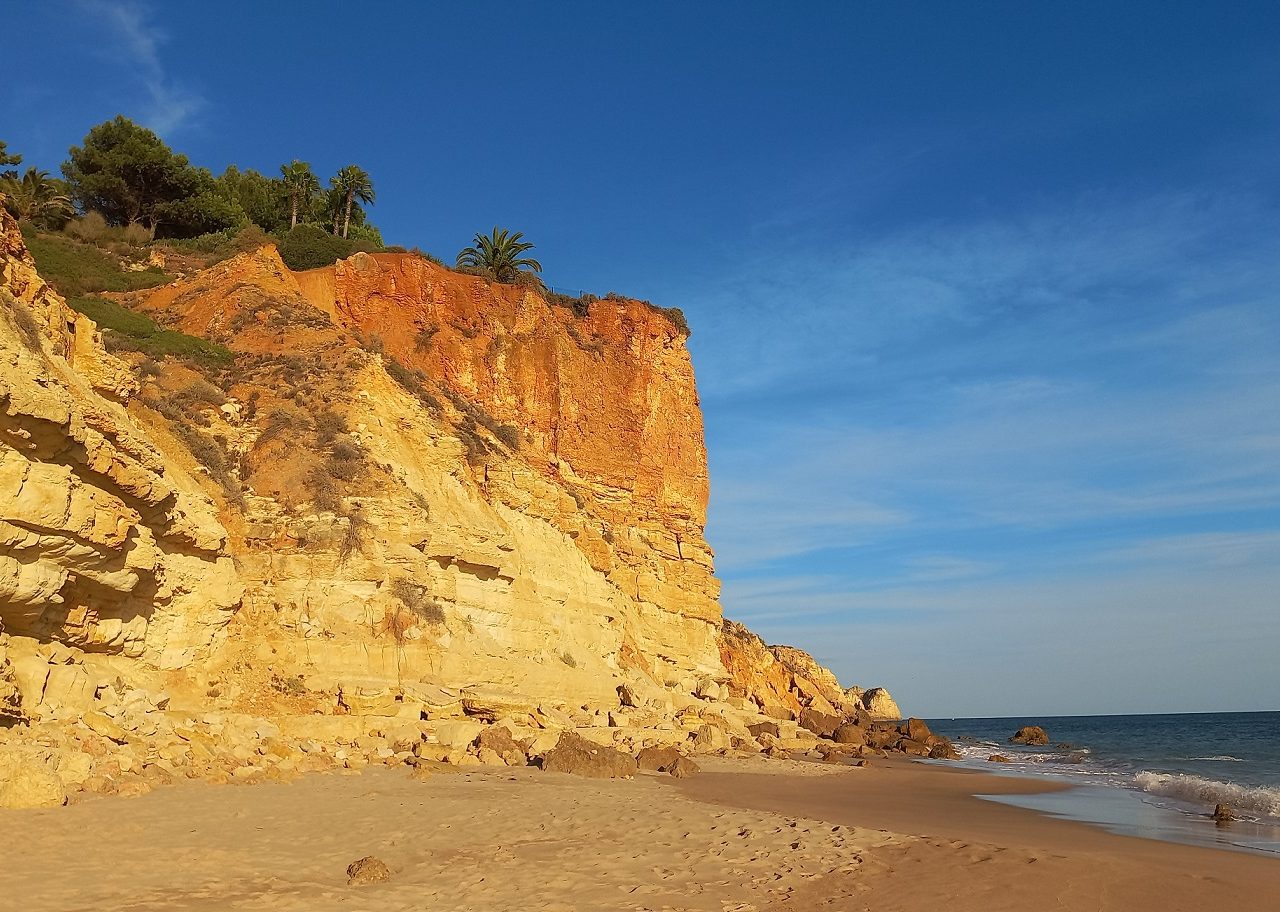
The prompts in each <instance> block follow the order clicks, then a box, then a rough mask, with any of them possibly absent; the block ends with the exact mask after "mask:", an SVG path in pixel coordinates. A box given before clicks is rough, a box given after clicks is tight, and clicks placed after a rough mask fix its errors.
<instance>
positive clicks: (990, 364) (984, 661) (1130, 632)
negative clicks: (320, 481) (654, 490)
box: [0, 0, 1280, 716]
mask: <svg viewBox="0 0 1280 912" xmlns="http://www.w3.org/2000/svg"><path fill="white" fill-rule="evenodd" d="M265 6H268V5H266V4H256V3H221V4H216V5H211V4H163V5H162V4H158V3H157V4H147V3H109V2H70V0H66V2H50V3H44V4H23V5H20V6H18V7H17V8H15V9H12V10H9V11H8V12H7V13H6V19H7V21H8V22H9V24H10V30H11V31H14V32H23V31H26V32H28V33H31V34H34V36H35V37H34V38H33V39H32V40H24V41H21V42H10V43H7V44H6V54H7V55H8V61H7V62H6V64H5V66H6V71H7V73H8V74H9V79H8V81H7V85H6V87H5V89H4V91H3V92H0V138H2V139H5V140H7V141H8V142H9V145H10V149H11V151H18V152H23V153H25V154H26V155H27V156H28V160H29V162H30V163H34V164H38V165H41V166H43V167H47V168H50V169H53V170H56V168H57V165H58V164H59V163H60V162H61V161H62V160H63V159H64V158H65V151H66V148H67V146H68V145H70V144H72V143H73V142H76V141H78V140H79V138H80V137H82V136H83V135H84V133H85V132H86V130H87V129H88V127H89V126H91V125H92V124H94V123H97V122H99V121H101V120H104V119H106V118H108V117H110V116H113V115H114V114H116V113H124V114H126V115H129V116H131V117H134V118H136V119H138V120H140V121H142V122H144V123H147V124H148V125H150V126H153V127H154V128H155V129H157V130H158V131H159V132H161V134H162V135H163V136H164V137H165V138H166V139H167V140H168V141H169V142H170V143H171V144H172V145H173V146H174V147H175V148H177V149H179V150H181V151H184V152H186V153H188V154H189V155H190V156H191V158H192V159H193V160H194V161H196V162H197V163H199V164H203V165H207V166H209V167H211V168H213V169H214V170H215V171H217V170H221V168H222V167H223V166H225V165H226V164H227V163H229V162H235V163H236V164H238V165H240V166H241V167H257V168H259V169H262V170H265V171H269V172H272V173H274V171H275V169H276V168H277V167H278V166H279V164H280V163H281V162H284V161H287V160H289V159H292V158H295V157H296V158H302V159H304V160H308V161H310V162H311V163H312V164H313V165H314V166H315V167H316V169H317V170H318V171H321V172H323V173H326V174H327V173H331V172H333V171H334V170H336V169H337V168H338V167H340V166H342V165H344V164H347V163H348V162H357V163H359V164H361V165H363V166H364V167H365V168H367V169H368V170H369V171H370V172H371V174H372V175H373V178H374V181H375V184H376V187H377V190H378V204H377V206H376V207H374V208H373V210H372V217H373V219H374V220H375V221H376V222H377V223H378V224H379V225H380V226H382V228H383V231H384V234H385V236H386V237H387V239H388V241H389V242H392V243H402V244H406V245H413V244H417V245H420V246H421V247H423V248H424V249H427V250H431V251H434V252H436V253H438V254H441V255H444V256H452V255H453V254H454V253H455V252H456V251H457V249H459V248H460V247H462V246H464V245H465V244H466V243H467V241H468V238H469V237H470V235H471V234H473V233H474V232H475V231H477V230H482V229H487V228H489V227H490V226H492V225H493V224H495V223H498V224H502V225H507V226H511V227H513V228H516V229H520V230H523V231H525V232H526V234H527V235H528V237H529V239H531V240H533V241H534V242H535V243H536V244H537V245H538V249H537V255H538V256H539V258H540V259H541V260H542V262H543V263H544V265H545V266H546V270H547V273H546V277H547V279H548V281H550V282H551V283H552V284H554V285H557V286H561V287H566V288H573V289H579V288H580V289H588V290H593V291H596V292H597V293H601V292H604V291H608V290H618V291H622V292H625V293H628V294H632V295H636V296H639V297H645V298H649V299H651V300H653V301H655V302H656V303H660V304H663V305H667V306H679V307H681V308H683V309H684V310H685V311H686V313H687V314H688V317H689V321H690V323H691V324H692V326H693V328H694V336H693V338H692V340H691V342H690V346H691V349H692V351H693V355H694V363H695V367H696V369H697V372H698V378H699V386H700V390H701V394H702V400H703V405H704V408H705V413H706V421H707V443H708V448H709V451H710V459H711V472H712V485H713V494H712V507H711V519H710V524H709V528H708V537H709V539H710V540H711V543H712V545H713V546H714V547H715V548H716V550H717V553H718V562H719V567H720V572H721V575H722V576H723V578H724V580H725V590H724V606H725V610H726V613H727V614H729V615H730V616H731V617H734V618H735V619H738V620H742V621H745V622H747V623H748V624H750V625H751V626H753V627H754V628H755V629H757V630H758V631H759V632H761V633H762V635H764V636H765V637H766V638H767V639H769V640H771V641H774V642H788V643H794V644H796V645H800V646H803V647H805V648H808V649H810V650H811V651H812V652H813V653H814V654H815V655H816V656H817V657H818V658H819V659H821V660H822V661H824V662H826V663H828V664H830V665H831V666H832V667H833V668H834V669H835V670H836V671H837V673H838V674H840V676H841V677H842V679H844V680H846V682H848V683H854V682H857V683H862V684H865V685H873V684H885V685H887V686H889V687H890V688H891V689H892V690H893V691H894V693H895V694H896V695H897V696H898V698H899V701H900V702H901V703H902V705H903V706H904V707H905V708H906V709H908V710H909V711H912V712H915V713H918V714H922V715H930V716H942V715H1001V714H1010V715H1027V714H1054V713H1074V712H1078V713H1090V712H1143V711H1150V712H1161V711H1184V710H1185V711H1211V710H1247V709H1280V703H1277V697H1276V694H1277V693H1280V661H1277V660H1276V657H1277V656H1278V655H1280V306H1278V303H1280V155H1277V150H1278V149H1280V7H1277V6H1276V5H1275V4H1273V3H1245V2H1240V3H1232V4H1204V3H1184V2H1169V0H1162V2H1151V3H1137V2H1134V3H1127V4H1115V3H1075V4H1059V5H1052V6H1051V5H1049V4H1025V3H1005V4H996V3H971V4H963V5H957V4H951V3H942V2H938V3H912V4H870V3H831V4H818V3H814V4H807V5H791V4H775V3H770V4H766V3H743V2H736V3H719V2H709V3H700V4H683V3H681V4H677V3H665V4H661V3H637V4H630V5H628V6H626V7H623V6H621V5H616V4H596V3H578V4H575V3H557V4H554V5H536V6H535V5H534V4H516V3H501V2H500V3H495V4H489V5H486V6H485V7H484V12H483V13H478V12H476V7H475V6H474V5H472V4H467V5H463V4H458V5H445V4H425V3H424V4H414V5H408V4H391V3H378V2H371V3H365V4H361V5H359V6H358V8H357V7H352V6H351V5H350V4H337V3H324V2H318V3H313V4H309V5H308V6H307V8H306V11H305V13H300V12H299V11H298V10H297V9H293V8H287V7H289V6H291V5H280V8H279V9H275V8H272V9H263V8H262V7H265Z"/></svg>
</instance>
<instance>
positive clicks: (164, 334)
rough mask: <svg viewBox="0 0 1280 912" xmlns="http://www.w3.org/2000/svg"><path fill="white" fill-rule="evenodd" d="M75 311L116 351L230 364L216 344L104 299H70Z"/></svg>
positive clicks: (226, 353) (228, 354)
mask: <svg viewBox="0 0 1280 912" xmlns="http://www.w3.org/2000/svg"><path fill="white" fill-rule="evenodd" d="M67 303H68V304H69V305H71V307H72V308H74V309H75V310H78V311H79V312H80V313H82V314H84V315H85V316H86V317H88V318H89V319H91V320H93V322H95V323H97V324H98V328H99V329H101V330H103V341H104V342H105V344H106V346H107V348H109V349H111V350H113V351H120V350H124V351H136V352H142V353H143V354H146V355H150V356H151V357H152V358H164V357H170V356H171V357H175V358H185V359H188V360H192V361H197V362H200V363H202V364H206V365H210V366H220V365H225V364H230V363H231V360H232V355H231V351H230V350H229V349H227V348H226V347H224V346H222V345H219V344H218V343H216V342H210V341H209V340H208V339H201V338H200V337H199V336H189V335H187V334H186V333H184V332H178V331H177V330H176V329H165V328H164V327H163V326H160V325H159V324H158V323H156V322H155V321H154V320H152V319H151V318H150V317H148V316H146V315H145V314H140V313H135V312H134V311H132V310H129V309H128V308H127V307H122V306H121V305H119V304H117V303H115V302H114V301H107V300H104V299H102V298H89V297H77V298H67Z"/></svg>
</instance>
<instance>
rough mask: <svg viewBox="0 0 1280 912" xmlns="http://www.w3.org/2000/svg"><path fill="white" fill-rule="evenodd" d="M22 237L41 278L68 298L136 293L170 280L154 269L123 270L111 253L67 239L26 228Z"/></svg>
mask: <svg viewBox="0 0 1280 912" xmlns="http://www.w3.org/2000/svg"><path fill="white" fill-rule="evenodd" d="M112 230H115V229H112ZM22 236H23V239H24V240H25V241H26V243H27V249H28V250H30V251H31V256H32V257H34V258H35V261H36V269H38V270H39V271H40V275H41V276H42V277H43V278H44V280H45V281H46V282H48V283H49V284H50V285H52V286H53V287H54V288H56V289H57V290H58V291H59V292H60V293H62V294H63V295H66V296H67V297H71V296H73V295H86V294H92V293H93V292H95V291H135V290H137V289H140V288H154V287H155V286H157V285H165V284H167V283H169V282H171V281H173V280H172V279H171V278H170V277H169V276H167V275H165V274H164V273H163V272H161V271H160V270H159V269H156V268H154V267H152V268H148V269H143V270H140V271H137V272H134V271H131V270H127V269H122V268H121V266H120V261H119V260H117V259H116V258H115V257H113V256H111V255H110V254H108V253H105V252H103V251H102V250H99V249H98V248H96V247H92V246H90V245H88V244H82V243H80V242H78V241H75V240H72V239H71V238H68V237H62V236H60V235H56V234H43V233H39V232H36V231H34V230H32V229H29V228H27V227H24V228H23V231H22Z"/></svg>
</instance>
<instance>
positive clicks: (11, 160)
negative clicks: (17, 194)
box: [0, 139, 22, 177]
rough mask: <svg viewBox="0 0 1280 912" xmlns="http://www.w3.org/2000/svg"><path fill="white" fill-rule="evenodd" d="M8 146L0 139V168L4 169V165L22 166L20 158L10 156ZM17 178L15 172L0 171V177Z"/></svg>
mask: <svg viewBox="0 0 1280 912" xmlns="http://www.w3.org/2000/svg"><path fill="white" fill-rule="evenodd" d="M8 145H9V144H8V143H6V142H5V141H4V140H2V139H0V167H4V166H5V165H20V164H22V156H21V155H10V154H9V149H8ZM17 176H18V172H17V171H12V170H9V171H0V177H17Z"/></svg>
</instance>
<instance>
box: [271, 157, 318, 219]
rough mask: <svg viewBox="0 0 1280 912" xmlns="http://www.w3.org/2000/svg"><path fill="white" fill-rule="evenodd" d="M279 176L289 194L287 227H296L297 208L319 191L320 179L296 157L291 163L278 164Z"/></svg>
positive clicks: (308, 201) (308, 166) (301, 206)
mask: <svg viewBox="0 0 1280 912" xmlns="http://www.w3.org/2000/svg"><path fill="white" fill-rule="evenodd" d="M280 176H281V177H282V178H283V179H284V188H285V190H286V192H288V194H289V227H290V228H296V227H298V210H299V209H300V208H303V206H304V205H305V204H307V203H310V201H311V198H312V197H313V196H315V195H316V194H317V193H319V192H320V179H319V178H317V177H316V176H315V173H314V172H313V171H312V170H311V166H310V165H309V164H307V163H306V162H304V161H298V160H297V159H296V158H295V159H294V160H293V163H292V164H288V165H281V166H280Z"/></svg>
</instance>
